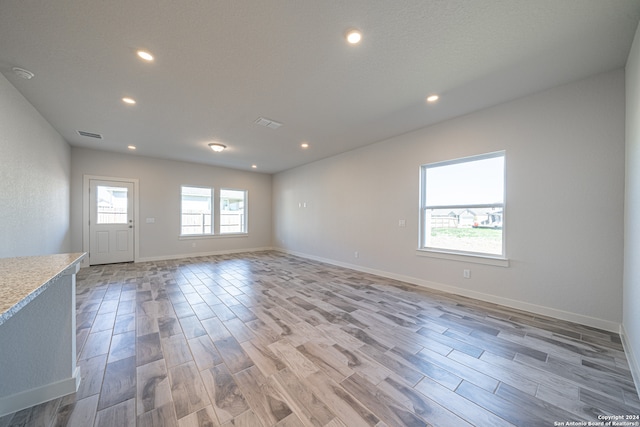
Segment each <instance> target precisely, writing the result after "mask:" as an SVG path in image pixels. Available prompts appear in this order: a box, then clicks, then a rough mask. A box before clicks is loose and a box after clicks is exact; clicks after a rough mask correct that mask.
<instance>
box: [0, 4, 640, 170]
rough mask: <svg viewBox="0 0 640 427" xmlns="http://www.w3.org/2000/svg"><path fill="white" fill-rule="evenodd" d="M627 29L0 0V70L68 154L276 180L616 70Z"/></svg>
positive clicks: (455, 10) (639, 15)
mask: <svg viewBox="0 0 640 427" xmlns="http://www.w3.org/2000/svg"><path fill="white" fill-rule="evenodd" d="M639 19H640V0H467V1H459V0H447V1H444V0H437V1H436V0H348V1H333V0H325V1H320V0H313V1H312V0H270V1H259V0H255V1H246V0H226V1H225V0H222V1H214V0H192V1H188V2H182V1H175V0H135V1H131V0H127V1H124V0H109V1H104V0H55V1H52V0H0V72H2V73H3V74H4V75H5V76H6V77H7V79H8V80H9V81H10V82H11V83H12V84H13V85H14V86H15V87H16V88H17V89H18V90H19V91H20V92H21V93H22V94H23V95H24V96H25V97H26V98H27V99H28V100H29V101H30V102H31V104H33V105H34V107H35V108H36V109H37V110H38V111H39V112H40V113H41V114H42V115H43V116H44V117H45V118H46V119H47V120H48V121H49V122H50V123H51V124H52V125H53V127H54V128H55V129H56V130H57V131H58V132H59V133H60V134H61V135H62V136H63V137H64V138H65V139H66V140H67V141H68V142H69V143H70V144H71V145H74V146H84V147H91V148H96V149H103V150H109V151H120V152H128V150H127V145H130V144H132V145H135V146H137V147H138V149H137V150H136V151H135V154H136V155H146V156H153V157H160V158H168V159H177V160H185V161H193V162H200V163H207V164H212V165H219V166H227V167H232V168H238V169H247V170H250V169H251V165H252V164H256V165H257V166H258V168H257V169H256V170H257V171H259V172H267V173H273V172H278V171H282V170H286V169H289V168H292V167H295V166H298V165H302V164H305V163H308V162H311V161H314V160H318V159H321V158H324V157H328V156H331V155H335V154H338V153H340V152H344V151H347V150H352V149H354V148H357V147H360V146H363V145H366V144H371V143H374V142H377V141H380V140H383V139H387V138H389V137H392V136H395V135H398V134H402V133H405V132H408V131H411V130H414V129H418V128H421V127H424V126H427V125H430V124H433V123H436V122H439V121H442V120H446V119H448V118H452V117H455V116H459V115H462V114H467V113H469V112H471V111H474V110H477V109H479V108H483V107H486V106H490V105H495V104H497V103H500V102H504V101H507V100H510V99H514V98H517V97H520V96H523V95H526V94H529V93H533V92H536V91H539V90H542V89H546V88H550V87H553V86H556V85H559V84H562V83H566V82H569V81H573V80H577V79H580V78H583V77H587V76H589V75H593V74H596V73H599V72H604V71H608V70H613V69H616V68H620V67H623V66H624V64H625V61H626V58H627V55H628V52H629V48H630V46H631V43H632V40H633V36H634V33H635V30H636V27H637V25H638V20H639ZM351 27H356V28H359V29H361V30H362V32H363V41H362V42H361V43H360V44H359V45H358V46H350V45H347V43H346V42H345V40H344V34H345V32H346V30H347V29H349V28H351ZM140 48H143V49H147V50H149V51H151V52H152V53H153V54H154V55H155V57H156V60H155V61H154V62H153V63H143V62H142V61H140V60H139V59H138V58H137V57H136V55H135V52H136V50H137V49H140ZM15 66H17V67H22V68H26V69H28V70H30V71H32V72H33V73H35V78H33V79H31V80H24V79H20V78H19V77H17V76H16V75H15V74H14V73H13V72H12V71H11V69H12V67H15ZM431 93H438V94H440V96H441V100H440V101H439V102H438V103H436V104H427V103H426V102H425V97H426V96H427V95H429V94H431ZM123 96H131V97H133V98H135V99H136V100H137V104H136V105H134V106H127V105H124V104H123V103H122V102H121V98H122V97H123ZM260 116H263V117H267V118H269V119H273V120H276V121H278V122H282V123H283V124H284V125H283V126H282V127H281V128H279V129H277V130H272V129H269V128H265V127H261V126H258V125H256V124H254V121H255V120H256V119H257V118H258V117H260ZM77 130H82V131H88V132H94V133H99V134H102V135H103V136H104V139H102V140H95V139H90V138H86V137H82V136H79V135H78V134H77V132H76V131H77ZM0 132H1V130H0ZM213 141H218V142H221V143H223V144H225V145H227V146H228V149H227V150H225V151H224V152H223V153H213V152H212V151H211V150H209V148H208V147H207V144H208V143H210V142H213ZM302 142H308V143H309V144H310V148H308V149H306V150H304V149H301V148H300V144H301V143H302Z"/></svg>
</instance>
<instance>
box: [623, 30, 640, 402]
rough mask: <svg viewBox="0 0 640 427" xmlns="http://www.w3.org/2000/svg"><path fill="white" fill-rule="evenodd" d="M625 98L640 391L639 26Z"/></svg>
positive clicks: (630, 308) (631, 302)
mask: <svg viewBox="0 0 640 427" xmlns="http://www.w3.org/2000/svg"><path fill="white" fill-rule="evenodd" d="M626 95H627V96H626V103H627V108H626V114H627V121H626V142H627V143H626V163H627V164H626V169H625V170H626V185H625V212H624V213H625V215H624V217H625V221H624V226H625V228H624V230H625V245H624V297H623V304H624V307H623V313H624V319H623V330H624V333H623V338H624V339H625V344H626V350H627V357H628V358H629V362H630V364H631V368H632V372H633V373H634V378H635V381H636V384H637V386H638V387H640V315H639V314H638V313H640V311H639V305H638V304H640V262H639V260H640V221H638V212H640V25H639V26H638V30H637V32H636V37H635V40H634V41H633V46H632V47H631V53H630V54H629V59H628V60H627V67H626ZM639 392H640V391H639Z"/></svg>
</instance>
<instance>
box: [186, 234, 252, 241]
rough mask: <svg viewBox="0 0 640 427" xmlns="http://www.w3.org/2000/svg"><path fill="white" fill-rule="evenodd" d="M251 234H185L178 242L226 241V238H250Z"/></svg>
mask: <svg viewBox="0 0 640 427" xmlns="http://www.w3.org/2000/svg"><path fill="white" fill-rule="evenodd" d="M248 236H249V233H226V234H185V235H181V236H178V240H201V239H224V238H226V237H248Z"/></svg>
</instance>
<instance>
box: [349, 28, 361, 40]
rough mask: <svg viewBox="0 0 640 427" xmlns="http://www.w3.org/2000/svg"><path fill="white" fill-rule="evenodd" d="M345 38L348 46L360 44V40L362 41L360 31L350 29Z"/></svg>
mask: <svg viewBox="0 0 640 427" xmlns="http://www.w3.org/2000/svg"><path fill="white" fill-rule="evenodd" d="M346 38H347V42H349V44H358V43H360V40H362V33H361V32H360V30H356V29H351V30H349V31H347V35H346Z"/></svg>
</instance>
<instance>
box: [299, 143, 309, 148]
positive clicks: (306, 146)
mask: <svg viewBox="0 0 640 427" xmlns="http://www.w3.org/2000/svg"><path fill="white" fill-rule="evenodd" d="M300 147H302V148H309V144H308V143H306V142H303V143H302V144H300Z"/></svg>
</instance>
